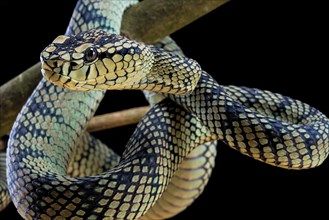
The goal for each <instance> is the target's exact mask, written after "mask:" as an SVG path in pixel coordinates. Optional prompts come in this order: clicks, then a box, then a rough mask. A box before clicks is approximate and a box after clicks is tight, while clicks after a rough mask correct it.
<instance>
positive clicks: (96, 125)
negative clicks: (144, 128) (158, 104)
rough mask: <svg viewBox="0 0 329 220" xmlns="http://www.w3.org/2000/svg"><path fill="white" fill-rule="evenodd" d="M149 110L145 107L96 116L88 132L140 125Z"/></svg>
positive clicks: (90, 123)
mask: <svg viewBox="0 0 329 220" xmlns="http://www.w3.org/2000/svg"><path fill="white" fill-rule="evenodd" d="M149 109H150V107H149V106H143V107H136V108H131V109H126V110H122V111H118V112H112V113H108V114H104V115H96V116H94V117H93V118H92V119H91V120H90V121H89V123H88V125H87V131H89V132H95V131H101V130H105V129H110V128H116V127H120V126H125V125H130V124H135V123H138V122H139V120H140V119H141V118H142V117H143V116H144V115H145V114H146V112H147V111H148V110H149Z"/></svg>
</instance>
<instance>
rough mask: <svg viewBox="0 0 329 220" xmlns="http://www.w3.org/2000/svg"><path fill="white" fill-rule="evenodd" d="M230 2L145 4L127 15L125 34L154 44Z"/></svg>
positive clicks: (158, 0) (157, 0) (149, 0)
mask: <svg viewBox="0 0 329 220" xmlns="http://www.w3.org/2000/svg"><path fill="white" fill-rule="evenodd" d="M228 1H229V0H193V1H191V0H179V1H178V0H172V1H169V0H144V1H142V2H141V3H139V4H136V5H134V6H133V7H131V8H130V9H128V10H127V11H126V12H125V16H124V17H123V19H122V27H121V32H122V33H124V34H125V35H127V36H129V37H130V38H132V39H135V40H138V41H143V42H145V43H154V42H156V41H157V40H160V39H161V38H163V37H165V36H167V35H170V34H172V33H174V32H175V31H177V30H179V29H180V28H182V27H184V26H186V25H188V24H189V23H191V22H193V21H194V20H196V19H198V18H200V17H201V16H203V15H205V14H207V13H209V12H210V11H212V10H214V9H215V8H217V7H219V6H221V5H223V4H224V3H226V2H228Z"/></svg>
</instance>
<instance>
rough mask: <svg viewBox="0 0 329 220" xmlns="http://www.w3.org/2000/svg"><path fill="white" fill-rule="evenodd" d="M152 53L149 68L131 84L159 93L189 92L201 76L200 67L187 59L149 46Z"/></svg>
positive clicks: (135, 87)
mask: <svg viewBox="0 0 329 220" xmlns="http://www.w3.org/2000/svg"><path fill="white" fill-rule="evenodd" d="M150 50H151V52H152V53H153V54H154V62H153V66H152V67H151V70H150V71H149V73H148V74H146V76H145V77H143V78H141V80H140V81H139V82H138V83H137V84H135V85H134V86H133V88H134V89H142V90H148V91H153V92H159V93H172V94H181V95H183V94H190V93H191V92H192V91H193V90H194V88H195V86H196V85H197V83H198V80H199V78H200V76H201V72H202V71H201V67H200V65H199V64H198V63H197V62H196V61H195V60H193V59H189V58H186V57H183V56H180V55H176V54H174V53H171V52H168V51H166V50H164V49H161V48H156V47H154V46H150Z"/></svg>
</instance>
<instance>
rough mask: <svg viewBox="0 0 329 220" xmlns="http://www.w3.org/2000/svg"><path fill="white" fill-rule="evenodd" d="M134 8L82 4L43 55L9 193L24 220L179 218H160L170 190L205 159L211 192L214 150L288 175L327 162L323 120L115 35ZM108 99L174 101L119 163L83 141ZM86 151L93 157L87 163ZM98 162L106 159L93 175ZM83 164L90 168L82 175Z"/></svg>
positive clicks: (19, 124) (19, 129) (159, 110)
mask: <svg viewBox="0 0 329 220" xmlns="http://www.w3.org/2000/svg"><path fill="white" fill-rule="evenodd" d="M133 3H135V1H79V2H78V4H77V7H76V9H75V11H74V13H73V16H72V19H71V22H70V25H69V27H68V29H67V32H66V35H61V36H59V37H58V38H56V39H55V40H54V42H53V43H52V44H50V45H49V46H48V47H46V48H45V50H44V51H43V52H42V53H41V60H42V68H43V69H42V72H43V74H44V76H45V79H43V80H42V81H41V82H40V83H39V85H38V87H37V88H36V89H35V91H34V93H33V94H32V96H31V97H30V99H29V100H28V102H27V103H26V105H25V106H24V107H23V109H22V111H21V112H20V114H19V116H18V117H17V120H16V122H15V124H14V126H13V130H12V132H11V135H10V139H9V144H8V152H7V164H8V166H7V178H8V187H9V192H10V195H11V198H12V200H13V202H14V204H15V206H16V207H17V209H18V212H19V213H20V215H21V216H22V217H24V218H26V219H65V218H67V219H69V218H72V219H138V218H145V219H148V218H149V219H152V218H153V219H159V216H161V218H166V217H170V216H172V215H174V214H175V213H177V212H179V211H181V208H177V210H175V211H173V212H172V213H169V215H168V216H165V214H164V215H163V213H161V211H159V210H160V209H161V207H163V206H166V204H165V203H166V201H167V202H168V201H171V199H172V198H171V197H172V195H175V192H174V191H172V193H171V194H170V193H169V194H166V193H167V191H166V190H168V191H170V190H172V189H173V187H174V184H175V183H173V184H172V183H171V179H173V178H175V175H176V178H177V180H175V181H177V182H176V183H178V182H179V181H180V180H179V178H181V179H184V178H182V177H184V175H187V174H186V173H180V172H184V171H183V170H184V167H185V168H188V169H190V166H194V163H192V164H191V165H188V162H185V161H184V160H185V159H186V158H187V157H189V158H194V157H195V155H193V153H194V154H196V155H201V157H200V158H203V159H204V160H209V163H205V162H202V163H201V162H200V164H202V166H205V167H207V168H206V171H203V173H202V176H204V177H205V178H206V180H205V181H202V182H201V183H198V184H197V185H199V186H200V190H201V191H202V188H203V187H204V185H205V183H206V182H207V181H208V180H207V179H208V178H209V175H210V173H211V169H212V167H213V162H211V161H213V158H214V156H215V154H216V153H215V152H216V151H215V148H214V146H215V142H213V141H216V140H221V141H223V142H225V143H226V144H227V145H229V146H230V147H232V148H233V149H235V150H238V151H239V152H241V153H242V154H245V155H248V156H251V157H253V158H255V159H257V160H259V161H262V162H265V163H268V164H271V165H274V166H279V167H282V168H286V169H306V168H311V167H315V166H318V165H320V164H321V163H322V162H323V161H324V160H325V158H326V157H327V155H328V132H329V130H328V129H329V124H328V119H327V117H326V116H325V115H323V114H322V113H321V112H320V111H318V110H317V109H315V108H313V107H311V106H309V105H307V104H305V103H302V102H300V101H298V100H294V99H291V98H289V97H285V96H282V95H280V94H275V93H271V92H269V91H262V90H258V89H251V88H244V87H242V88H241V87H234V86H220V85H219V84H218V83H217V82H216V81H214V80H213V79H212V77H211V76H210V75H209V74H207V73H206V72H204V71H202V70H201V68H200V66H199V65H198V64H197V63H196V62H195V61H193V60H191V59H188V58H186V57H184V56H182V55H181V54H179V53H176V52H168V51H166V50H165V49H159V48H156V47H154V46H150V45H145V44H143V43H139V42H135V41H132V40H129V39H127V38H124V37H121V36H118V35H114V34H117V33H118V32H119V29H120V21H121V15H122V13H123V11H124V10H125V9H126V8H127V7H128V6H130V5H131V4H133ZM87 29H89V30H87ZM100 29H101V30H100ZM47 80H49V81H50V82H48V81H47ZM62 87H65V89H64V88H62ZM71 89H73V90H74V89H75V90H83V92H82V91H80V92H77V91H71ZM95 89H96V91H94V90H95ZM104 89H109V90H111V89H140V90H150V91H154V92H161V93H162V95H164V96H166V97H168V98H166V99H164V100H162V101H160V102H159V103H157V104H155V105H154V106H153V107H152V108H151V110H150V111H149V112H148V113H147V115H146V116H145V117H144V118H143V119H142V120H141V121H140V123H139V124H138V125H137V128H136V130H135V132H134V134H133V135H132V137H131V138H130V139H129V141H128V143H127V145H126V148H125V151H124V153H123V155H122V157H121V158H120V159H119V157H118V156H117V155H116V154H115V153H114V152H113V151H111V150H110V149H108V148H107V147H106V146H105V145H104V144H102V143H101V142H100V141H98V140H96V139H94V138H93V137H92V136H90V135H89V134H87V133H85V131H84V130H85V126H86V123H87V122H88V120H89V119H90V117H92V115H93V114H94V113H95V111H96V109H97V106H98V104H99V103H100V101H101V99H102V97H103V95H104V91H103V90H104ZM88 90H92V91H88ZM99 90H101V91H99ZM85 148H86V150H84V151H89V152H90V154H88V155H87V154H84V153H82V152H83V151H82V149H85ZM204 152H207V153H204ZM97 155H103V157H101V158H103V159H100V160H99V162H96V163H94V164H93V163H92V161H95V159H94V158H95V157H96V156H97ZM72 158H73V159H72ZM81 158H84V159H85V160H82V159H81ZM197 158H199V157H197ZM81 161H84V162H81ZM77 163H80V164H83V167H84V169H83V170H81V171H79V169H78V168H77V167H76V164H77ZM180 167H181V168H182V169H181V170H180ZM176 171H177V172H176ZM181 183H182V182H181ZM171 184H172V185H171ZM176 192H177V191H176ZM197 194H199V192H198V193H194V194H193V195H194V197H195V195H197ZM166 195H167V196H166ZM192 197H193V196H192ZM192 197H191V198H192ZM194 197H193V199H194ZM193 199H192V200H189V201H188V203H187V205H188V204H190V203H191V202H192V201H193ZM161 201H162V202H161ZM172 201H174V199H173V200H172ZM169 206H170V205H168V204H167V206H166V207H169ZM183 208H184V207H183ZM152 210H153V211H152ZM162 211H163V210H162Z"/></svg>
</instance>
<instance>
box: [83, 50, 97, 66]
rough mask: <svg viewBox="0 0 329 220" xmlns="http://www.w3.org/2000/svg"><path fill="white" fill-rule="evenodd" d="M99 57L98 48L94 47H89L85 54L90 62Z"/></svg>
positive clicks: (85, 57) (86, 59) (85, 58)
mask: <svg viewBox="0 0 329 220" xmlns="http://www.w3.org/2000/svg"><path fill="white" fill-rule="evenodd" d="M97 57H98V52H97V50H96V48H94V47H89V48H87V49H86V50H85V56H84V60H85V61H86V62H88V63H91V62H93V61H94V60H96V59H97Z"/></svg>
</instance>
